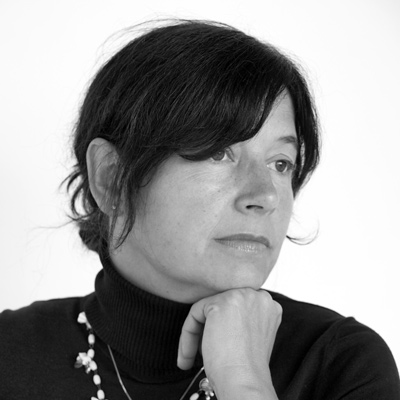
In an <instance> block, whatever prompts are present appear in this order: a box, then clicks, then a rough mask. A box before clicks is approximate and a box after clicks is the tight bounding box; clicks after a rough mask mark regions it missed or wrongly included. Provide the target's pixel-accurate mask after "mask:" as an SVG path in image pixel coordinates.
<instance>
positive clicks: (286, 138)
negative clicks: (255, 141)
mask: <svg viewBox="0 0 400 400" xmlns="http://www.w3.org/2000/svg"><path fill="white" fill-rule="evenodd" d="M278 141H279V142H283V143H287V144H292V145H293V146H294V148H295V149H296V151H298V149H299V141H298V140H297V137H296V136H293V135H287V136H281V137H280V138H279V139H278Z"/></svg>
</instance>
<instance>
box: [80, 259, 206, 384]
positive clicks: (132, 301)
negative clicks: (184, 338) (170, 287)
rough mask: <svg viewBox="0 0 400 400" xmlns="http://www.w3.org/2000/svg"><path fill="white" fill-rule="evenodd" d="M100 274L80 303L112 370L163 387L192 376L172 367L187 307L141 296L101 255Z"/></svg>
mask: <svg viewBox="0 0 400 400" xmlns="http://www.w3.org/2000/svg"><path fill="white" fill-rule="evenodd" d="M100 258H101V262H102V264H103V270H102V271H100V272H99V274H98V275H97V278H96V283H95V288H96V292H95V293H94V294H93V295H91V296H89V297H88V299H87V301H86V302H85V311H86V314H87V317H88V320H89V321H90V324H91V325H92V327H93V329H94V331H95V332H96V335H97V336H98V337H99V338H100V339H101V340H102V341H103V342H105V343H107V344H109V345H110V346H111V348H112V349H113V350H114V352H115V353H116V354H117V362H118V365H119V364H120V363H121V364H123V366H124V367H125V368H124V369H125V370H126V371H127V374H128V375H129V376H130V377H131V378H134V379H136V380H138V381H141V382H157V383H163V382H169V381H176V380H179V379H183V378H186V377H188V376H191V375H193V373H194V372H197V371H198V370H199V369H200V368H201V366H202V363H201V358H200V357H198V359H197V362H196V364H195V366H194V368H193V371H189V372H187V371H182V370H181V369H179V368H178V367H177V365H176V361H177V356H178V344H179V337H180V334H181V329H182V325H183V323H184V321H185V319H186V317H187V315H188V313H189V310H190V308H191V305H190V304H184V303H178V302H175V301H171V300H167V299H164V298H162V297H158V296H155V295H153V294H150V293H148V292H145V291H143V290H141V289H139V288H138V287H136V286H134V285H132V284H131V283H129V282H128V281H126V280H125V279H124V278H122V276H121V275H120V274H119V273H118V272H117V271H116V269H115V267H114V266H113V264H112V262H111V259H110V257H109V256H108V255H107V254H102V255H101V256H100Z"/></svg>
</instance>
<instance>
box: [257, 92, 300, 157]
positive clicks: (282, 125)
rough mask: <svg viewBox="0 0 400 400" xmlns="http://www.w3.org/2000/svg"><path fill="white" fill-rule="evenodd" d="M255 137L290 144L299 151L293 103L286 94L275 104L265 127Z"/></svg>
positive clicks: (270, 141)
mask: <svg viewBox="0 0 400 400" xmlns="http://www.w3.org/2000/svg"><path fill="white" fill-rule="evenodd" d="M255 137H258V138H259V139H263V141H266V142H268V143H269V144H271V143H277V144H290V145H293V146H294V147H295V148H296V149H297V145H298V140H297V133H296V125H295V115H294V107H293V102H292V99H291V97H290V95H289V94H288V93H287V92H284V93H283V94H282V95H281V96H280V97H279V98H278V99H277V100H276V102H275V104H274V106H273V107H272V110H271V112H270V114H269V115H268V118H267V119H266V121H265V122H264V125H263V126H262V128H261V129H260V131H259V132H258V133H257V135H256V136H255Z"/></svg>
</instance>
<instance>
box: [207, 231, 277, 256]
mask: <svg viewBox="0 0 400 400" xmlns="http://www.w3.org/2000/svg"><path fill="white" fill-rule="evenodd" d="M214 240H215V241H216V242H217V243H219V244H222V245H224V246H227V247H230V248H232V249H236V250H239V251H241V252H244V253H262V252H265V251H266V250H267V249H268V248H269V247H270V242H269V240H268V239H267V238H266V237H265V236H254V235H249V234H237V235H231V236H226V237H222V238H217V239H214Z"/></svg>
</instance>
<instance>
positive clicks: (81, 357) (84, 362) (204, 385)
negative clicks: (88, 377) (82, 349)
mask: <svg viewBox="0 0 400 400" xmlns="http://www.w3.org/2000/svg"><path fill="white" fill-rule="evenodd" d="M78 322H79V323H80V324H85V325H86V329H87V330H88V331H89V336H88V343H89V349H88V351H87V352H86V353H79V354H78V356H77V357H76V361H75V365H74V366H75V368H80V367H85V372H86V373H87V374H89V373H90V372H93V383H94V384H95V385H96V388H97V397H94V396H92V398H91V400H107V399H106V395H105V393H104V390H103V389H102V388H101V378H100V375H99V372H98V369H97V364H96V362H95V361H94V355H95V351H94V344H95V342H96V337H95V335H94V332H93V328H92V326H91V325H90V323H89V321H88V320H87V317H86V314H85V312H81V313H80V314H79V316H78ZM107 348H108V351H109V352H110V356H111V360H112V362H113V365H114V369H115V372H116V374H117V377H118V381H119V383H120V385H121V388H122V390H123V391H124V393H125V395H126V397H127V398H128V399H129V400H132V398H131V396H130V395H129V393H128V391H127V390H126V387H125V385H124V383H123V381H122V378H121V374H120V373H119V369H118V366H117V363H116V361H115V358H114V354H113V352H112V350H111V347H110V346H109V345H108V344H107ZM203 371H204V367H201V368H200V371H199V372H198V373H197V374H196V376H195V377H194V378H193V379H192V381H191V382H190V383H189V386H188V387H187V388H186V390H185V391H184V393H183V394H182V396H181V397H180V399H179V400H183V399H184V398H185V396H186V395H187V393H188V392H189V390H190V388H191V387H192V386H193V384H194V382H195V381H196V379H197V378H198V377H199V376H200V374H201V373H202V372H203ZM203 393H204V396H205V399H206V400H210V399H211V397H213V396H214V390H213V388H212V387H211V385H210V382H209V380H208V379H207V378H203V379H202V380H201V381H200V383H199V390H198V391H197V392H195V393H193V394H192V395H191V396H190V400H197V399H198V398H199V397H200V395H202V394H203Z"/></svg>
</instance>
